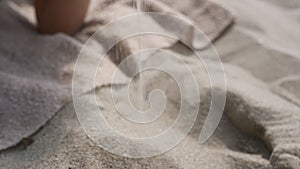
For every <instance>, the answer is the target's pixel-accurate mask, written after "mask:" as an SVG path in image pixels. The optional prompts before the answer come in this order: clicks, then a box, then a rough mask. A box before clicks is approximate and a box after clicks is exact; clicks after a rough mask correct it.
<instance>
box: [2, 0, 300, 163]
mask: <svg viewBox="0 0 300 169" xmlns="http://www.w3.org/2000/svg"><path fill="white" fill-rule="evenodd" d="M214 1H215V2H217V3H220V4H221V5H223V6H224V7H225V8H226V9H228V10H229V11H230V12H232V13H233V14H234V15H235V18H236V23H235V25H234V26H233V27H232V28H231V29H230V30H228V31H227V32H226V34H224V36H222V37H221V38H219V39H218V40H217V41H216V42H215V46H216V48H217V50H218V52H219V54H220V57H221V59H222V61H223V62H224V67H225V72H226V78H227V102H226V107H225V114H224V116H223V118H222V120H221V123H220V125H219V127H218V129H217V130H216V132H215V133H214V135H213V136H212V137H211V138H210V139H209V140H208V142H206V143H205V144H203V145H201V144H199V143H198V141H199V133H200V131H201V128H202V127H203V122H204V120H205V117H206V116H207V110H208V108H209V105H210V95H209V91H210V90H209V82H208V76H207V73H206V72H205V70H204V68H203V66H202V65H201V63H199V62H197V61H196V60H195V57H191V56H193V54H191V53H189V51H188V50H187V49H186V48H185V47H184V46H183V45H181V44H175V45H173V46H172V47H170V48H167V50H172V51H175V52H177V54H178V55H179V56H180V57H181V58H182V59H183V60H184V61H185V62H186V63H187V64H189V66H190V67H191V68H192V71H193V72H194V73H195V76H196V78H197V81H198V83H199V84H201V85H199V90H200V91H201V96H200V97H201V102H199V103H197V102H194V103H193V104H200V105H201V110H200V112H199V115H198V118H197V120H196V123H195V125H194V127H193V129H192V130H191V132H190V134H189V135H188V136H187V137H186V138H185V139H184V140H183V141H182V142H181V143H180V144H179V145H178V146H177V147H175V148H174V149H172V150H171V151H169V152H167V153H165V154H163V155H160V156H157V157H153V158H146V159H130V158H125V157H119V156H116V155H113V154H110V153H108V152H106V151H104V150H102V149H101V148H97V147H96V144H95V143H94V142H92V141H91V140H90V139H89V138H88V136H87V135H86V134H85V132H84V131H83V129H82V128H81V126H80V124H79V122H78V120H77V118H76V113H75V111H74V108H73V105H72V103H69V104H67V105H65V106H64V107H63V108H62V109H61V110H60V111H58V113H57V114H56V115H55V116H54V117H53V119H51V120H50V121H49V122H48V123H47V125H46V126H45V127H43V128H42V129H41V130H40V131H39V132H37V133H36V134H35V135H33V136H32V137H30V138H27V139H25V140H23V141H22V142H21V144H19V145H18V146H16V147H14V148H11V149H8V150H5V151H2V152H1V153H0V168H195V169H198V168H207V169H210V168H220V169H224V168H228V169H231V168H241V169H244V168H250V169H251V168H278V169H298V168H300V108H299V99H300V96H299V90H298V89H299V81H300V80H299V73H300V69H299V65H300V59H299V56H300V53H299V51H298V50H299V49H298V48H297V44H299V43H297V42H298V41H300V38H298V37H300V33H299V32H297V30H296V29H297V28H298V27H299V24H300V21H299V15H300V14H299V7H300V2H298V1H296V0H288V1H280V0H276V1H271V0H263V1H258V0H231V1H229V0H228V1H222V0H220V1H219V0H214ZM166 2H167V1H166ZM169 3H170V5H172V3H171V2H170V1H169ZM173 5H174V4H173ZM174 8H176V9H178V10H180V9H184V6H182V5H179V6H176V5H174ZM275 18H277V19H275ZM89 30H90V31H92V30H93V29H92V28H88V29H86V30H84V31H86V32H89ZM59 36H60V35H59ZM78 38H79V39H84V38H85V35H79V36H78ZM126 44H129V43H126ZM120 46H122V45H120ZM119 50H121V51H122V50H124V49H123V48H121V49H119ZM129 53H130V50H129ZM154 55H160V53H159V52H158V53H155V54H154ZM121 59H122V58H121ZM116 60H117V61H116V62H119V60H120V59H116ZM162 60H163V59H162ZM169 62H170V65H176V63H172V61H169ZM162 63H163V61H162ZM171 63H172V64H171ZM125 73H126V72H125ZM182 76H184V74H183V75H182ZM147 77H148V79H149V81H152V80H153V83H152V84H155V85H154V86H153V85H148V86H146V89H148V90H150V89H152V88H153V87H161V88H166V86H164V85H165V84H170V85H168V86H167V88H168V90H167V91H168V92H167V94H166V95H167V98H168V100H169V101H170V104H168V107H167V114H166V115H165V116H163V117H162V119H161V120H163V123H158V124H157V126H158V127H159V128H161V129H164V128H165V127H166V126H165V125H167V124H169V123H170V122H171V121H172V120H174V114H175V115H176V112H178V100H177V99H176V98H178V95H179V94H178V93H177V92H178V90H176V89H177V88H176V85H171V84H173V82H172V79H170V78H168V77H167V76H166V75H165V74H162V73H157V72H152V73H149V74H147ZM157 81H159V83H157ZM154 82H156V83H154ZM135 85H137V84H136V83H135V82H134V84H133V88H134V87H136V86H135ZM110 87H111V86H110V85H105V86H99V87H97V88H96V89H95V92H96V94H97V98H98V99H99V100H101V101H102V102H101V109H102V110H104V112H105V113H106V115H107V118H108V121H112V122H113V121H115V120H116V119H117V118H118V117H116V116H114V115H111V112H112V109H113V108H112V107H111V103H112V100H111V99H110V97H109V91H110ZM88 94H90V93H85V95H88ZM80 97H84V95H82V96H78V98H80ZM103 98H104V99H103ZM174 98H175V99H174ZM103 100H105V101H103ZM114 127H116V128H118V129H120V130H121V129H124V128H125V129H126V127H127V126H126V125H122V124H118V125H116V126H114ZM124 132H126V131H124Z"/></svg>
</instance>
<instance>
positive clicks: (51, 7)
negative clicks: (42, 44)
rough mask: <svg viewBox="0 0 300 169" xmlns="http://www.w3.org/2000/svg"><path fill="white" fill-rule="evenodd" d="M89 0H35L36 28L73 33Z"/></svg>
mask: <svg viewBox="0 0 300 169" xmlns="http://www.w3.org/2000/svg"><path fill="white" fill-rule="evenodd" d="M89 2H90V0H35V2H34V5H35V9H36V17H37V21H38V30H39V32H40V33H42V34H53V33H57V32H62V33H66V34H68V35H74V34H75V33H76V32H77V31H78V29H79V28H80V27H81V25H82V23H83V20H84V18H85V15H86V12H87V9H88V6H89Z"/></svg>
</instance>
